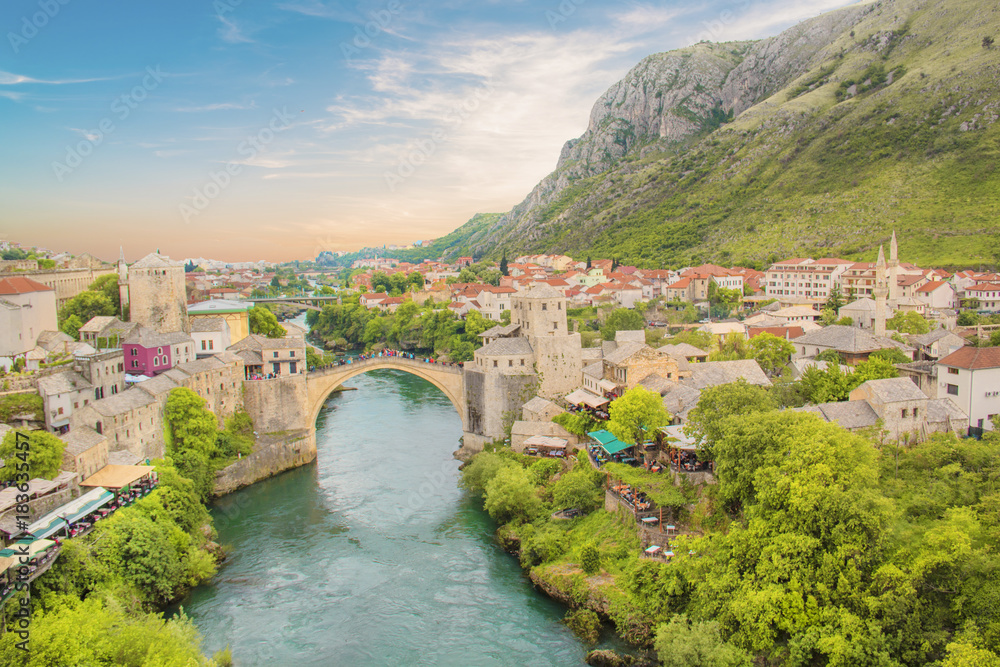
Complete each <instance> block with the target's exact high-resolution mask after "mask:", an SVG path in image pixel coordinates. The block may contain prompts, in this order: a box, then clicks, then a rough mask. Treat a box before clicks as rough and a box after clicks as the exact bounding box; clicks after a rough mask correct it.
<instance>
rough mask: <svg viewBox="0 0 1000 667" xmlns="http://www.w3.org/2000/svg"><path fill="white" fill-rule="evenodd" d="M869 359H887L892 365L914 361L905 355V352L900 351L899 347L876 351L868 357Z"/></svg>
mask: <svg viewBox="0 0 1000 667" xmlns="http://www.w3.org/2000/svg"><path fill="white" fill-rule="evenodd" d="M868 358H869V359H885V360H886V361H888V362H889V363H891V364H906V363H909V362H911V361H913V360H912V359H910V358H909V357H908V356H906V355H905V354H903V351H902V350H900V349H899V348H898V347H889V348H886V349H884V350H875V351H874V352H872V353H871V354H870V355H868Z"/></svg>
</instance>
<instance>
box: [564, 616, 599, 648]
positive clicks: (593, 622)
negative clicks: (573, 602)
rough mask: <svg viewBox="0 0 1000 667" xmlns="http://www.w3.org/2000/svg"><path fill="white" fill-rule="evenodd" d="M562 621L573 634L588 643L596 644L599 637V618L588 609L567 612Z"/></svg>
mask: <svg viewBox="0 0 1000 667" xmlns="http://www.w3.org/2000/svg"><path fill="white" fill-rule="evenodd" d="M564 622H565V623H566V625H567V627H569V629H570V630H572V631H573V634H574V635H576V636H577V637H579V638H580V639H582V640H583V641H585V642H587V643H588V644H596V643H597V640H598V639H600V638H601V619H600V618H598V616H597V614H595V613H594V612H592V611H591V610H589V609H577V610H575V611H571V612H569V613H568V614H566V618H565V619H564Z"/></svg>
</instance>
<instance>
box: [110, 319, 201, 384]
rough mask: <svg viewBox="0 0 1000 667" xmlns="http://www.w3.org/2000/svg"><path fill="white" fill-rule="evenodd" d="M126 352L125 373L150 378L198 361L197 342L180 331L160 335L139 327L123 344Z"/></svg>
mask: <svg viewBox="0 0 1000 667" xmlns="http://www.w3.org/2000/svg"><path fill="white" fill-rule="evenodd" d="M122 349H123V352H124V358H125V372H127V373H129V374H130V375H145V376H146V377H153V376H154V375H158V374H160V373H163V372H165V371H167V370H170V369H171V368H173V367H174V366H176V365H177V364H185V363H187V362H189V361H194V360H195V358H196V355H195V348H194V339H193V338H191V336H189V335H188V334H186V333H181V332H179V331H174V332H170V333H158V332H156V331H154V330H152V329H147V328H146V327H139V328H138V329H136V330H135V331H133V332H132V333H131V334H130V335H129V336H128V338H126V339H125V340H124V341H123V342H122Z"/></svg>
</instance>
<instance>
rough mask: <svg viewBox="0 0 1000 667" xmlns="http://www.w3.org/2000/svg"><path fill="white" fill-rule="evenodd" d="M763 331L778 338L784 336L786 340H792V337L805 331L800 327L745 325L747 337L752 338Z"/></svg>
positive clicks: (796, 336)
mask: <svg viewBox="0 0 1000 667" xmlns="http://www.w3.org/2000/svg"><path fill="white" fill-rule="evenodd" d="M763 333H769V334H771V335H772V336H777V337H778V338H785V339H787V340H792V339H793V338H798V337H799V336H801V335H803V334H804V333H805V331H804V330H803V329H802V327H747V337H748V338H754V337H755V336H759V335H761V334H763Z"/></svg>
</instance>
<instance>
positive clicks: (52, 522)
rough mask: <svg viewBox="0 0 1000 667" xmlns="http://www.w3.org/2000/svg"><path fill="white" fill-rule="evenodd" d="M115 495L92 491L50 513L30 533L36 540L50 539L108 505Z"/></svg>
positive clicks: (108, 492)
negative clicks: (51, 536) (68, 526)
mask: <svg viewBox="0 0 1000 667" xmlns="http://www.w3.org/2000/svg"><path fill="white" fill-rule="evenodd" d="M114 497H115V494H113V493H111V492H110V491H107V490H106V489H102V488H100V487H98V488H96V489H92V490H90V491H88V492H87V493H85V494H83V495H82V496H80V497H79V498H77V499H75V500H71V501H70V502H68V503H66V504H65V505H63V506H61V507H59V508H57V509H56V510H54V511H52V512H49V513H48V514H46V515H45V516H43V517H42V518H41V519H39V520H38V521H36V522H35V523H33V524H31V525H30V526H28V532H29V533H31V534H32V535H34V536H35V537H36V538H39V539H40V538H43V537H49V536H50V535H54V534H55V533H57V532H59V531H60V530H62V529H63V528H65V527H66V526H67V524H68V523H73V522H74V521H78V520H79V519H81V518H83V517H85V516H87V515H88V514H90V513H91V512H93V511H94V510H96V509H97V508H99V507H101V506H103V505H107V504H108V503H109V502H111V501H112V500H113V499H114Z"/></svg>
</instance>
